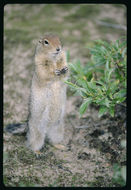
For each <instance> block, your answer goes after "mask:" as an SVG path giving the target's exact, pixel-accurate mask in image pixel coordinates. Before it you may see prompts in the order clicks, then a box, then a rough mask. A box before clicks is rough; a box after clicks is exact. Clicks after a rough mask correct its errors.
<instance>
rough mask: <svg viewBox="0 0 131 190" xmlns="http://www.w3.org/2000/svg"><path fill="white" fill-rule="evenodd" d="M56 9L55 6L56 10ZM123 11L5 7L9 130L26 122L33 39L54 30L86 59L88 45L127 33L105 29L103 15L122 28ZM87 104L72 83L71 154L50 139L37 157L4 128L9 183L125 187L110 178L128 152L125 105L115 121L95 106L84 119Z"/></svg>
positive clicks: (67, 128) (73, 54)
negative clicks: (83, 108) (124, 144)
mask: <svg viewBox="0 0 131 190" xmlns="http://www.w3.org/2000/svg"><path fill="white" fill-rule="evenodd" d="M27 10H30V11H27ZM67 10H68V11H67ZM90 10H91V11H90ZM24 11H25V12H26V14H24ZM50 11H53V12H52V15H50ZM86 11H87V12H86ZM32 13H33V14H32ZM87 13H88V14H87ZM125 15H126V11H125V7H124V5H106V4H104V5H99V6H98V5H93V6H91V7H89V5H88V6H87V5H80V4H77V5H66V6H64V5H63V6H62V5H51V6H50V5H42V6H40V5H6V6H5V9H4V127H5V126H6V125H7V124H11V123H21V122H25V121H26V119H27V114H28V97H29V90H30V82H31V78H32V73H33V63H34V55H33V53H34V49H35V40H37V39H38V37H40V36H41V35H42V33H43V31H45V32H46V31H49V30H54V31H56V32H57V33H60V36H61V38H62V39H63V43H64V46H65V50H69V51H70V56H71V60H70V61H71V62H75V60H77V59H80V60H81V61H83V63H84V64H86V63H87V60H88V56H87V48H86V46H87V45H89V44H91V43H92V41H93V40H95V39H106V40H108V41H114V40H117V39H118V38H119V37H121V36H122V35H125V34H126V31H125V30H123V29H116V28H110V27H105V26H101V25H99V24H97V20H101V21H104V22H113V23H116V24H117V25H122V26H123V25H126V18H125ZM52 16H53V18H52ZM86 17H87V18H86ZM46 18H48V21H47V20H46ZM78 18H79V20H80V22H79V23H78ZM96 18H97V19H96ZM86 21H87V24H85V22H86ZM50 26H52V27H50ZM32 31H33V32H32ZM85 39H86V40H85ZM81 103H82V99H81V98H80V97H79V96H73V95H72V94H71V93H70V89H69V88H68V89H67V105H66V114H65V139H64V144H65V145H66V147H67V150H65V151H63V150H58V149H56V148H54V147H53V146H51V145H50V144H49V143H48V142H47V143H46V145H45V147H44V148H43V149H42V156H41V158H36V156H35V155H34V154H33V152H32V151H30V150H28V149H27V148H26V147H25V140H26V136H25V135H20V136H18V135H11V134H8V133H4V142H3V150H4V160H3V168H4V170H3V177H4V178H3V179H4V184H5V186H11V187H17V186H20V187H21V186H32V187H34V186H36V187H37V186H38V187H39V186H40V187H45V186H47V187H59V186H60V187H77V186H81V187H117V186H120V184H119V183H117V182H114V181H113V180H112V178H113V165H114V164H115V163H117V164H119V165H120V166H123V165H126V150H125V149H124V148H123V147H122V146H121V141H122V140H125V139H126V105H118V106H117V107H116V114H115V117H114V118H111V117H110V116H109V115H105V116H103V117H101V118H98V107H97V106H94V105H90V106H89V108H88V110H87V112H86V113H85V114H84V115H83V116H82V118H79V107H80V105H81Z"/></svg>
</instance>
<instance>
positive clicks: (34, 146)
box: [26, 126, 46, 152]
mask: <svg viewBox="0 0 131 190" xmlns="http://www.w3.org/2000/svg"><path fill="white" fill-rule="evenodd" d="M45 136H46V133H45V132H44V131H42V132H41V131H40V130H38V128H36V127H33V126H32V127H30V128H29V130H28V132H27V143H26V145H27V147H29V148H30V149H31V150H33V151H34V152H36V151H39V150H40V149H41V148H42V146H44V141H45Z"/></svg>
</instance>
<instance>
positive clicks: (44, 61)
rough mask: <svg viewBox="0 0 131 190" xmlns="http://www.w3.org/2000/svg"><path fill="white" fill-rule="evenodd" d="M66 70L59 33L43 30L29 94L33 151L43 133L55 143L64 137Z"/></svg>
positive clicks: (29, 137)
mask: <svg viewBox="0 0 131 190" xmlns="http://www.w3.org/2000/svg"><path fill="white" fill-rule="evenodd" d="M67 71H68V68H67V62H66V56H65V52H64V50H63V48H62V45H61V42H60V39H59V37H58V36H57V35H53V34H46V35H45V36H44V37H43V38H41V39H40V40H39V41H38V44H37V47H36V52H35V70H34V74H33V78H32V84H31V90H30V97H29V117H28V124H27V128H26V130H27V146H28V147H29V148H30V149H31V150H33V151H34V152H39V150H40V149H41V148H42V147H43V146H44V143H45V138H46V137H48V139H49V140H50V142H51V143H52V144H53V145H54V146H56V147H58V148H59V147H60V146H61V147H62V146H63V145H62V144H60V143H61V141H62V140H63V138H64V111H65V104H66V84H65V83H64V81H65V80H66V79H67V75H68V74H67V73H68V72H67ZM24 127H25V126H24V125H23V128H24ZM7 128H8V129H10V127H7ZM16 128H17V126H16ZM21 128H22V126H21ZM8 129H7V131H9V130H8ZM15 130H16V129H15ZM15 130H14V132H13V133H15ZM10 131H11V130H10ZM21 131H22V130H21ZM63 147H64V146H63Z"/></svg>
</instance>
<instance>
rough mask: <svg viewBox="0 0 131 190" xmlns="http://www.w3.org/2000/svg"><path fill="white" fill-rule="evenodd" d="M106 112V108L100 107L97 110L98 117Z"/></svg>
mask: <svg viewBox="0 0 131 190" xmlns="http://www.w3.org/2000/svg"><path fill="white" fill-rule="evenodd" d="M107 111H108V108H107V107H106V106H101V107H100V109H99V113H98V117H101V116H102V115H104V114H105V113H106V112H107Z"/></svg>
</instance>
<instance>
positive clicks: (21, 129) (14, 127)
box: [4, 123, 27, 135]
mask: <svg viewBox="0 0 131 190" xmlns="http://www.w3.org/2000/svg"><path fill="white" fill-rule="evenodd" d="M4 131H5V132H8V133H11V134H14V135H15V134H23V133H26V132H27V123H16V124H9V125H7V126H6V127H5V129H4Z"/></svg>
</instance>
